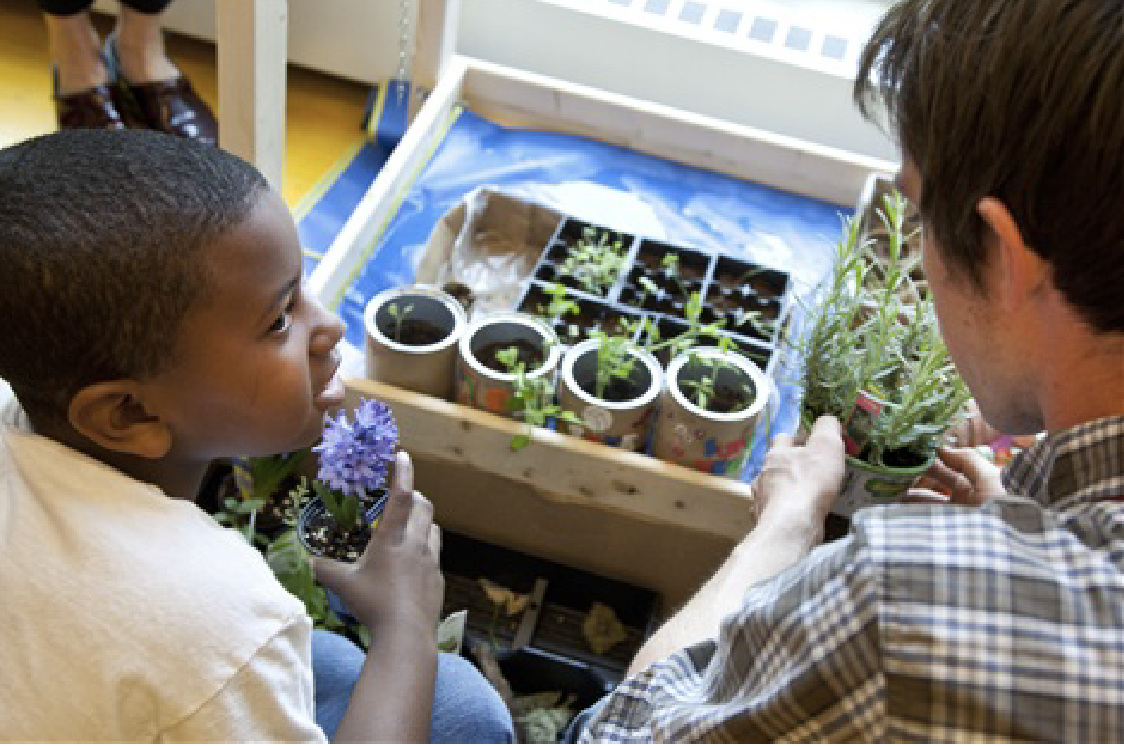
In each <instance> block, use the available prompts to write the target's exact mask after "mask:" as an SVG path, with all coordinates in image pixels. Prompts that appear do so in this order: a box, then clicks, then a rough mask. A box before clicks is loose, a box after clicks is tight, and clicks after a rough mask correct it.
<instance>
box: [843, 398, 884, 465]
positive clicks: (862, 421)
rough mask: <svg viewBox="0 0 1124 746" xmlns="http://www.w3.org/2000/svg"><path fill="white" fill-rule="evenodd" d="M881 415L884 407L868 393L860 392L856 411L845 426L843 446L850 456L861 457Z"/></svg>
mask: <svg viewBox="0 0 1124 746" xmlns="http://www.w3.org/2000/svg"><path fill="white" fill-rule="evenodd" d="M881 414H882V405H881V404H880V403H878V401H877V400H876V399H875V398H874V397H873V396H871V395H870V394H868V393H867V392H866V391H860V392H859V395H858V396H857V397H856V398H855V409H854V411H853V412H851V417H850V419H848V420H847V422H846V423H844V425H843V445H844V448H845V449H846V451H847V455H848V456H854V457H856V458H857V457H858V456H859V454H860V453H861V451H862V448H863V444H865V443H866V442H867V440H869V439H870V434H871V432H873V431H874V423H875V422H877V421H878V417H879V416H880V415H881Z"/></svg>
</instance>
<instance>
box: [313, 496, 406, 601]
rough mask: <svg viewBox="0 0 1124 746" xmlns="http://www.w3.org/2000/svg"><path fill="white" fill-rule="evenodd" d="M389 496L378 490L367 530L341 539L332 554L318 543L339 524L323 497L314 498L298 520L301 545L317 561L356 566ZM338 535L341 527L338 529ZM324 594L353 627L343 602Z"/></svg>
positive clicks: (367, 514)
mask: <svg viewBox="0 0 1124 746" xmlns="http://www.w3.org/2000/svg"><path fill="white" fill-rule="evenodd" d="M388 495H389V493H388V492H387V491H386V490H385V489H380V490H377V491H376V492H375V493H374V494H373V495H371V499H372V500H373V502H372V503H371V505H370V506H369V507H368V508H367V510H366V511H364V513H363V528H362V529H359V530H357V531H352V532H351V533H349V534H346V535H343V536H341V538H340V539H339V540H338V543H336V544H334V547H333V549H332V550H330V551H325V549H324V547H323V544H322V542H321V541H318V540H316V539H315V538H314V537H315V536H316V535H318V534H319V535H326V534H328V532H329V531H330V529H327V528H325V527H327V526H333V527H334V526H335V521H334V519H333V518H332V515H331V513H329V511H328V508H327V507H326V506H325V505H324V503H323V502H322V501H321V500H320V498H319V497H316V496H313V497H312V498H311V499H310V500H309V501H308V502H307V503H305V505H304V507H303V508H302V509H301V512H300V514H299V515H298V516H297V540H298V541H300V543H301V546H302V547H304V548H305V550H306V551H307V552H308V553H309V554H311V555H314V556H316V557H330V558H331V559H336V560H340V561H341V562H355V561H356V560H357V559H359V555H361V554H362V553H363V550H364V549H365V548H366V546H367V542H368V541H370V539H371V528H373V526H374V525H375V524H376V522H377V521H378V519H379V516H381V515H382V511H383V508H384V507H386V499H387V496H388ZM336 531H337V532H338V527H337V528H336ZM324 593H325V594H326V595H327V597H328V607H329V608H330V609H331V610H332V613H334V614H335V615H336V616H337V617H339V618H340V620H341V621H344V622H349V623H353V622H355V621H356V620H355V617H353V616H351V614H350V613H349V612H348V610H347V607H346V606H345V605H344V603H343V599H341V598H340V597H339V596H337V595H336V594H335V592H334V591H332V589H331V588H327V587H325V588H324Z"/></svg>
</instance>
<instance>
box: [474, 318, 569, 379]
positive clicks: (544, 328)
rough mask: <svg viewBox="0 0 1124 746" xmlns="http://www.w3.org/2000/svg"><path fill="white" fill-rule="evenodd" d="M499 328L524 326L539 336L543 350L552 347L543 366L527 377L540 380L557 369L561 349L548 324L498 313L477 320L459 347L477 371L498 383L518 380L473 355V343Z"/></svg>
mask: <svg viewBox="0 0 1124 746" xmlns="http://www.w3.org/2000/svg"><path fill="white" fill-rule="evenodd" d="M500 324H515V325H516V326H524V327H527V328H529V329H532V330H533V331H534V332H535V333H537V334H538V336H539V339H540V340H541V342H542V346H543V347H546V346H547V345H549V347H550V349H549V350H548V351H547V353H546V355H545V356H544V359H543V364H542V365H540V366H539V367H537V368H535V369H534V370H532V371H530V372H528V373H527V374H526V376H527V377H528V378H537V377H539V376H541V375H543V374H545V373H549V372H550V371H552V370H554V368H556V367H557V366H558V361H559V359H560V358H561V357H562V348H561V347H560V346H559V343H558V335H557V334H555V333H554V330H553V329H551V328H550V326H549V325H548V324H547V323H546V322H544V321H543V320H542V319H540V318H539V317H537V316H532V315H530V314H528V313H498V314H489V315H488V316H482V317H481V318H478V319H476V320H475V321H473V322H472V323H470V324H469V325H468V328H467V329H466V330H465V332H464V334H462V335H461V338H460V342H459V343H458V344H459V347H460V356H461V358H462V359H463V360H464V361H465V362H466V363H467V364H468V366H469V367H470V368H472V369H473V370H474V371H476V372H477V373H479V374H480V375H482V376H486V377H488V378H491V379H493V380H496V381H514V380H515V374H514V373H501V372H499V371H498V370H492V369H491V368H489V367H488V366H486V365H484V364H483V363H481V362H480V360H479V359H477V357H476V355H475V354H474V353H473V352H472V340H473V339H474V338H475V337H476V336H477V335H478V334H480V333H481V331H482V330H485V329H486V328H487V327H489V326H499V325H500Z"/></svg>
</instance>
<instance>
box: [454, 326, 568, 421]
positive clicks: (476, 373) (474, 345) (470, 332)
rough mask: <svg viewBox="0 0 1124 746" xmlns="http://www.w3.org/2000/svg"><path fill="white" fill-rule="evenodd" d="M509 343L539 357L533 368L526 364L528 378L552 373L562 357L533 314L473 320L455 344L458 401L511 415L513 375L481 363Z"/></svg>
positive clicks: (551, 335)
mask: <svg viewBox="0 0 1124 746" xmlns="http://www.w3.org/2000/svg"><path fill="white" fill-rule="evenodd" d="M511 346H518V347H520V348H523V349H525V350H533V351H534V352H536V353H537V354H538V355H539V356H541V360H542V362H541V363H539V364H538V365H536V366H534V367H533V368H532V367H531V366H527V370H528V372H527V377H528V378H538V377H540V376H553V375H554V371H555V369H556V368H557V367H558V361H559V359H561V357H562V349H561V347H559V346H558V336H557V335H556V334H555V333H554V330H553V329H551V328H550V326H548V325H547V324H546V323H545V322H543V321H542V320H541V319H539V318H538V317H536V316H531V315H529V314H524V313H502V314H494V315H490V316H484V317H482V318H479V319H476V320H475V321H473V322H472V323H470V324H469V325H468V328H467V329H465V332H464V334H463V335H462V336H461V340H460V343H459V344H458V345H457V350H458V354H457V366H456V369H457V394H456V396H457V404H464V405H466V406H470V407H476V408H477V409H483V410H485V411H487V412H491V413H492V414H499V415H503V416H505V417H510V416H511V401H510V400H511V397H512V394H514V393H515V388H514V381H515V376H514V375H513V374H511V373H504V372H500V370H498V369H494V368H491V367H489V366H488V365H486V364H485V363H484V362H483V361H484V360H485V359H486V358H487V357H488V356H489V355H492V354H494V353H495V352H496V351H497V350H502V349H504V348H507V347H511ZM501 367H502V366H501Z"/></svg>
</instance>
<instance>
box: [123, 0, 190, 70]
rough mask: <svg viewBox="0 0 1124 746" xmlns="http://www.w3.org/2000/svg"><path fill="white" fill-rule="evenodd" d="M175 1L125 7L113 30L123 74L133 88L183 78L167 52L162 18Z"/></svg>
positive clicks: (132, 1)
mask: <svg viewBox="0 0 1124 746" xmlns="http://www.w3.org/2000/svg"><path fill="white" fill-rule="evenodd" d="M170 2H171V0H156V1H155V2H153V1H152V0H150V1H149V2H140V1H139V0H130V1H129V2H127V3H122V5H121V12H120V13H119V14H118V16H117V25H116V26H115V27H114V29H113V34H114V37H115V46H116V47H117V54H118V59H119V60H120V64H121V73H122V74H123V75H124V76H125V78H126V79H127V80H128V81H129V83H131V84H132V85H141V84H143V83H152V82H155V81H158V80H171V79H172V78H175V77H178V76H179V74H180V71H179V68H177V67H176V66H175V65H174V64H172V61H171V60H169V59H168V56H167V54H166V53H165V52H164V36H163V32H162V31H161V27H160V14H161V13H162V12H163V11H164V9H165V8H166V7H167V6H168V5H169V4H170Z"/></svg>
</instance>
